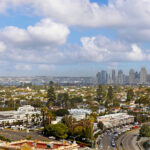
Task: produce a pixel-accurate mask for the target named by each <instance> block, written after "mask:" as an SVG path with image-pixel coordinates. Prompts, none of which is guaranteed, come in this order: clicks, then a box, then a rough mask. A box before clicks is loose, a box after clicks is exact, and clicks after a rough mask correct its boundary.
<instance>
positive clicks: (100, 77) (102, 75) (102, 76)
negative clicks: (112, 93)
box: [97, 70, 108, 84]
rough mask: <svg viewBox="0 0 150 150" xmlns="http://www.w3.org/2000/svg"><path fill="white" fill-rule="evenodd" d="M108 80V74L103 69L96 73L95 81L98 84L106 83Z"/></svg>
mask: <svg viewBox="0 0 150 150" xmlns="http://www.w3.org/2000/svg"><path fill="white" fill-rule="evenodd" d="M107 80H108V75H107V72H106V71H105V70H102V71H101V72H98V73H97V83H98V84H106V83H107Z"/></svg>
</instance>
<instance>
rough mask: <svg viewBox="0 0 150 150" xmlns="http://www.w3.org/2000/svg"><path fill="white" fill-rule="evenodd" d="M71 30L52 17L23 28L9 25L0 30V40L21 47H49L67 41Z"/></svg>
mask: <svg viewBox="0 0 150 150" xmlns="http://www.w3.org/2000/svg"><path fill="white" fill-rule="evenodd" d="M69 33H70V31H69V29H68V27H67V26H66V25H64V24H60V23H55V22H54V21H52V20H51V19H43V20H41V21H40V22H39V23H37V24H36V25H35V26H28V27H27V29H21V28H18V27H15V26H8V27H5V28H4V29H1V30H0V40H1V41H3V42H4V43H7V45H8V46H15V47H19V48H25V47H26V49H28V48H30V49H31V48H33V47H34V48H35V47H40V46H41V47H42V48H45V49H46V48H49V47H53V46H59V45H62V44H64V43H65V42H66V39H67V36H68V35H69Z"/></svg>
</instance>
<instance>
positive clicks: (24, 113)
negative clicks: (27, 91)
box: [0, 105, 40, 125]
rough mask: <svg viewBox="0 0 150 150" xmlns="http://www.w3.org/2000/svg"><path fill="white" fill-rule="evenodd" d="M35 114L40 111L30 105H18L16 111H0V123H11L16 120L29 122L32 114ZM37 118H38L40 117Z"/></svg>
mask: <svg viewBox="0 0 150 150" xmlns="http://www.w3.org/2000/svg"><path fill="white" fill-rule="evenodd" d="M36 114H40V111H37V110H35V109H34V107H32V106H30V105H25V106H23V107H19V108H18V110H17V111H0V125H6V124H10V125H11V124H13V123H16V122H18V121H20V122H22V123H23V122H25V121H28V123H30V122H31V121H32V116H33V115H36ZM38 119H40V117H39V118H38ZM39 121H40V120H39Z"/></svg>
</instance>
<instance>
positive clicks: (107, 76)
mask: <svg viewBox="0 0 150 150" xmlns="http://www.w3.org/2000/svg"><path fill="white" fill-rule="evenodd" d="M96 78H97V84H119V85H126V84H127V85H136V84H141V85H146V84H150V74H149V73H148V72H147V70H146V68H145V67H142V68H141V70H140V71H139V72H138V71H136V70H134V69H130V70H129V72H128V74H125V73H124V72H123V70H121V69H120V70H115V69H112V70H111V72H107V71H106V70H101V71H99V72H98V73H97V74H96Z"/></svg>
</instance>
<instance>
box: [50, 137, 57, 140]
mask: <svg viewBox="0 0 150 150" xmlns="http://www.w3.org/2000/svg"><path fill="white" fill-rule="evenodd" d="M48 138H49V139H50V140H55V139H56V138H55V137H54V136H49V137H48Z"/></svg>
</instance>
